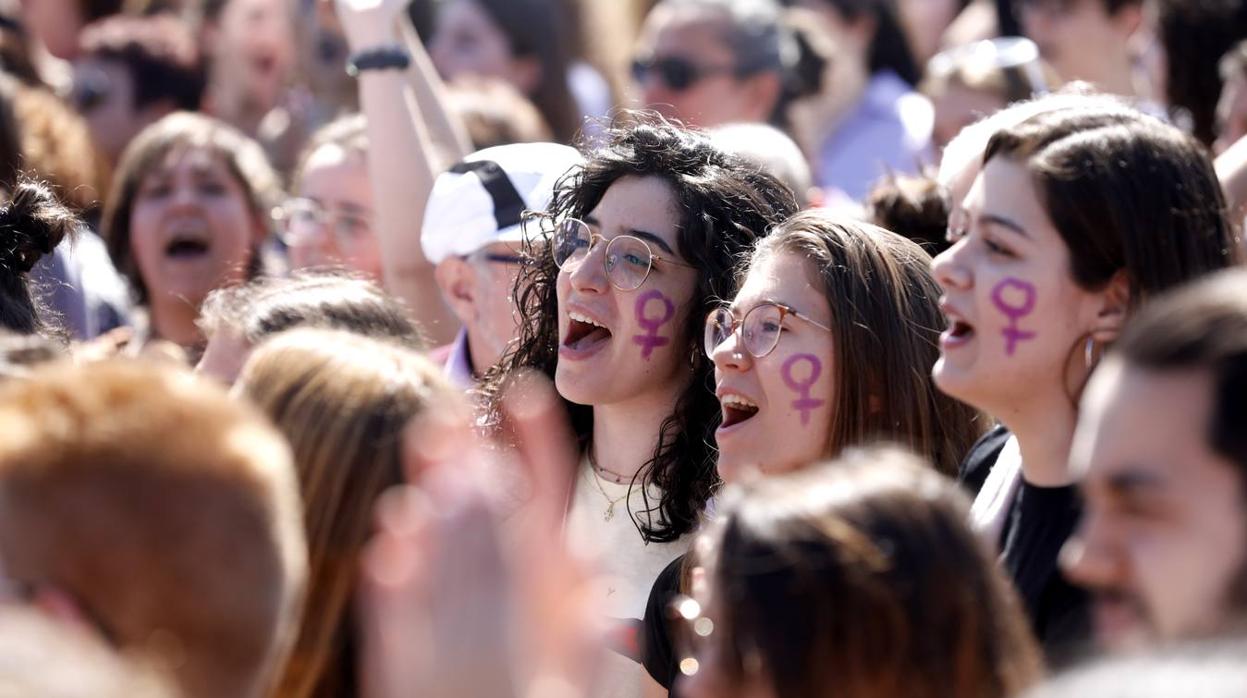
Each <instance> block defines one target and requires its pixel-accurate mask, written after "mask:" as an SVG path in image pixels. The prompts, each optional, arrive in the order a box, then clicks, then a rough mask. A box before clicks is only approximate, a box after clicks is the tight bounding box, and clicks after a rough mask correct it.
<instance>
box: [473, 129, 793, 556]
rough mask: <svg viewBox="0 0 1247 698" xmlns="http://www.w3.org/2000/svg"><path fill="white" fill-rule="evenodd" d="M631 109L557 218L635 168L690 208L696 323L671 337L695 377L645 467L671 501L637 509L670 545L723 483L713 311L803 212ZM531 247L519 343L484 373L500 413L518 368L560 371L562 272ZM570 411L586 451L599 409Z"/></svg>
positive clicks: (650, 533) (643, 473) (763, 182)
mask: <svg viewBox="0 0 1247 698" xmlns="http://www.w3.org/2000/svg"><path fill="white" fill-rule="evenodd" d="M630 116H632V117H633V118H635V119H636V120H637V121H636V122H635V123H634V124H633V125H630V126H625V127H621V128H615V129H611V130H609V131H608V132H607V133H606V134H604V142H603V145H601V146H600V147H599V148H597V149H596V150H592V151H590V152H588V153H586V156H585V157H586V163H585V164H584V166H583V167H580V168H578V169H575V170H572V171H571V172H570V173H569V174H568V175H566V176H565V177H564V178H563V179H562V180H561V181H560V183H559V185H558V186H556V187H555V194H554V199H553V201H552V202H551V204H550V207H549V209H548V211H549V213H551V214H553V215H554V217H555V218H556V219H561V218H566V217H575V218H583V217H584V216H586V215H587V214H588V213H589V212H590V211H592V210H593V209H594V207H596V206H597V204H598V202H599V201H601V199H602V196H603V195H604V194H605V193H606V190H607V189H609V188H610V186H611V185H612V184H614V183H615V182H616V181H617V180H619V179H620V178H622V177H627V176H635V177H657V178H659V179H661V180H663V181H664V182H666V183H667V184H668V185H670V187H671V190H672V194H673V198H674V199H675V204H676V207H677V210H678V212H679V220H678V221H677V231H678V232H677V235H676V251H677V252H678V253H679V256H680V257H681V258H682V259H684V260H686V261H687V262H688V263H689V264H691V265H692V266H693V268H695V269H697V270H698V272H699V276H698V279H697V285H696V287H695V289H694V291H693V295H692V298H691V301H690V304H689V313H688V320H687V321H686V324H685V326H684V328H682V329H681V330H680V331H679V332H678V333H677V334H676V337H675V338H674V339H673V340H672V341H673V345H674V346H676V347H680V346H683V347H685V351H686V352H687V357H688V358H687V361H688V362H689V363H690V370H691V373H692V380H690V381H689V385H688V387H687V388H686V389H685V390H684V392H683V394H681V395H680V397H679V399H678V400H677V402H676V407H675V410H674V411H673V412H672V413H671V414H670V415H668V416H667V417H666V418H665V419H664V420H663V423H662V426H661V428H660V431H659V437H658V442H657V443H656V444H654V451H653V455H652V456H651V457H650V458H649V460H648V461H647V462H646V463H645V464H644V466H643V467H642V468H641V470H640V471H639V473H638V477H637V479H638V480H639V481H640V483H643V485H644V487H642V488H641V492H642V495H643V496H645V493H646V492H647V491H648V490H649V488H650V487H657V488H658V489H660V490H661V491H662V497H661V499H660V500H659V501H658V502H649V501H648V497H647V496H646V500H645V501H646V506H647V507H648V509H647V510H646V511H644V512H630V513H631V514H632V517H633V521H634V522H635V523H636V524H637V527H638V529H639V530H640V532H641V534H642V535H643V536H644V537H645V538H646V539H647V540H649V541H660V542H666V541H672V540H676V539H678V538H679V537H680V536H682V535H684V534H685V533H688V532H689V531H691V530H693V529H694V528H695V527H696V525H697V523H698V519H699V517H700V515H701V512H702V510H703V509H704V507H705V504H706V500H707V499H709V497H710V494H711V492H712V491H713V488H714V487H715V485H716V484H717V478H718V476H717V474H716V470H715V457H716V456H715V451H714V448H713V446H712V444H713V443H714V438H713V436H714V430H715V429H716V428H717V427H718V424H719V421H720V419H721V413H720V408H719V402H718V400H717V399H716V398H715V396H714V367H713V365H712V363H711V362H710V361H709V359H708V358H707V357H706V355H705V352H704V350H702V348H701V337H702V334H703V326H704V322H705V318H706V315H707V314H708V313H709V312H710V310H711V309H712V308H714V307H715V306H716V305H717V304H718V303H719V302H720V300H721V299H724V298H731V297H732V296H733V295H734V294H735V290H736V288H735V286H736V283H735V282H736V275H735V273H734V267H735V264H736V262H737V261H738V260H739V259H740V258H741V257H743V256H744V255H745V254H747V253H748V252H749V250H750V248H751V247H752V246H753V244H754V242H755V241H756V240H758V239H759V238H761V237H762V236H764V235H765V234H766V233H767V232H768V231H769V229H770V228H771V227H772V226H774V225H775V224H777V223H779V222H780V221H782V220H784V219H785V218H787V217H788V216H789V215H791V214H793V213H795V212H796V210H797V203H796V199H795V198H794V197H793V194H792V192H791V191H790V190H789V189H788V188H787V187H786V186H784V185H783V184H782V183H780V182H779V180H777V179H775V178H774V177H772V176H771V175H769V174H766V173H764V172H761V171H760V170H759V169H758V168H757V167H755V166H752V165H749V164H746V163H745V162H744V161H742V160H739V159H737V158H735V157H733V156H730V155H728V154H726V153H724V152H723V151H721V150H719V149H718V148H716V147H715V146H714V145H713V144H712V143H711V142H710V140H709V139H708V138H707V137H706V136H705V135H703V134H701V133H699V132H694V131H689V130H686V129H683V128H680V127H679V126H676V125H674V124H672V123H670V122H667V121H665V120H663V119H661V118H660V117H657V116H656V115H648V114H636V113H633V114H631V115H630ZM528 247H529V249H527V250H526V254H527V255H528V256H529V258H530V259H531V260H532V264H531V265H528V266H526V267H525V268H524V270H523V271H522V272H521V273H520V275H519V278H518V280H517V284H516V298H517V302H516V307H517V310H518V312H519V314H520V317H521V323H520V337H519V341H518V343H517V344H514V345H512V347H513V348H512V349H511V351H510V352H509V353H508V354H507V355H506V356H505V357H504V358H503V359H502V361H501V362H500V363H499V364H498V365H497V366H495V367H494V368H492V369H490V371H489V372H488V373H487V375H486V377H485V381H484V386H483V390H484V392H485V395H486V397H487V398H488V400H489V401H490V403H492V405H493V410H494V411H495V412H496V410H497V405H498V402H499V400H500V399H501V394H502V393H501V388H502V386H503V384H504V383H505V382H506V380H507V378H508V376H509V375H512V374H513V373H514V372H516V371H518V370H520V369H525V368H532V369H537V370H539V371H542V372H544V373H545V374H547V375H549V376H553V375H554V370H555V366H556V364H557V363H558V343H559V340H558V336H559V329H558V298H557V295H556V293H555V286H556V282H557V280H558V275H559V270H558V267H557V266H555V264H554V259H553V257H552V256H551V255H550V254H549V251H548V250H547V249H546V248H545V247H544V246H541V245H537V246H533V245H529V246H528ZM568 409H569V411H570V413H571V417H572V425H573V427H574V429H575V432H576V435H577V436H578V437H579V439H580V446H581V447H582V448H583V447H584V446H585V445H586V443H587V441H588V439H589V437H590V436H591V434H592V431H593V410H592V408H591V407H589V406H585V405H572V404H570V403H569V404H568ZM637 485H638V483H637V482H636V481H634V482H633V486H634V487H635V486H637Z"/></svg>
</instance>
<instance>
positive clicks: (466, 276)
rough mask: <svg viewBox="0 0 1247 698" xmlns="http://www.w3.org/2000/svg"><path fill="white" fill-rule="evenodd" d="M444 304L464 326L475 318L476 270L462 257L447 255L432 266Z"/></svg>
mask: <svg viewBox="0 0 1247 698" xmlns="http://www.w3.org/2000/svg"><path fill="white" fill-rule="evenodd" d="M433 278H434V279H435V280H436V281H437V286H438V288H440V289H441V290H442V297H443V298H445V299H446V304H447V305H449V306H450V309H451V310H452V311H454V313H455V316H456V317H458V318H459V322H461V323H463V324H464V325H465V326H466V325H468V324H469V323H471V322H473V321H475V320H476V270H475V269H473V268H472V265H471V264H468V262H467V260H465V259H463V258H462V257H447V258H446V259H443V260H442V261H441V262H439V263H438V265H437V266H436V267H434V268H433Z"/></svg>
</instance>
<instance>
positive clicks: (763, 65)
mask: <svg viewBox="0 0 1247 698" xmlns="http://www.w3.org/2000/svg"><path fill="white" fill-rule="evenodd" d="M784 41H785V35H784V30H783V28H782V25H781V23H780V13H779V7H778V5H777V4H774V3H771V2H750V1H745V2H741V1H740V0H664V1H663V2H660V3H658V4H657V5H656V6H655V7H654V9H653V10H651V11H650V13H649V15H647V16H646V19H645V26H644V28H643V29H642V33H641V38H640V41H639V46H638V51H637V58H636V60H634V61H633V64H632V76H633V79H634V80H635V81H636V84H637V87H638V88H639V89H640V92H641V98H642V100H643V101H644V102H645V104H646V105H647V106H648V107H649V108H651V109H655V110H657V111H658V112H659V113H661V114H662V115H663V116H666V117H670V118H679V119H681V120H682V121H684V122H685V123H688V124H695V125H697V126H701V127H704V128H712V127H715V126H721V125H724V124H729V123H765V122H769V121H771V120H772V118H773V117H774V116H776V114H775V110H776V108H777V105H778V104H779V101H780V96H781V92H782V89H783V82H784V80H783V74H782V71H783V68H784V61H783V54H784V51H783V47H784Z"/></svg>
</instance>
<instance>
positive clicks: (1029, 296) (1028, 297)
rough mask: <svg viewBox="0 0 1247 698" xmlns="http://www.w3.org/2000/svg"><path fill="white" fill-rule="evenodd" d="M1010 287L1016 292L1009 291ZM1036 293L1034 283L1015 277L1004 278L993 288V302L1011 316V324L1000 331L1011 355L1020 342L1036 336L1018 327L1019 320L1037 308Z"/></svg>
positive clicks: (1006, 351) (1006, 349)
mask: <svg viewBox="0 0 1247 698" xmlns="http://www.w3.org/2000/svg"><path fill="white" fill-rule="evenodd" d="M1009 289H1014V293H1009ZM1036 295H1037V294H1036V293H1035V287H1034V286H1033V285H1031V284H1029V283H1027V282H1025V281H1022V280H1021V279H1015V278H1013V277H1009V278H1007V279H1004V280H1003V281H1001V282H1000V283H998V284H996V287H995V288H993V289H992V303H995V304H996V307H997V308H998V309H999V310H1000V312H1002V313H1004V314H1005V315H1007V316H1008V317H1009V326H1008V327H1006V328H1004V329H1003V330H1001V331H1000V333H1001V334H1003V335H1004V337H1005V353H1006V354H1008V355H1009V356H1013V351H1014V349H1016V348H1017V343H1018V342H1020V341H1022V340H1024V339H1034V338H1035V333H1034V332H1027V331H1026V330H1023V329H1019V328H1018V320H1020V319H1022V318H1024V317H1026V316H1027V315H1030V313H1031V311H1032V310H1034V309H1035V297H1036ZM1010 301H1018V302H1016V303H1011V302H1010Z"/></svg>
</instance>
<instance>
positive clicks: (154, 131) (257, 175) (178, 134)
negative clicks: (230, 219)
mask: <svg viewBox="0 0 1247 698" xmlns="http://www.w3.org/2000/svg"><path fill="white" fill-rule="evenodd" d="M196 149H203V150H206V151H207V152H209V153H211V154H212V155H213V156H214V157H216V158H218V159H219V160H220V161H221V162H222V163H223V164H224V165H225V168H226V170H227V171H228V172H229V173H230V175H231V176H233V178H234V179H235V180H236V181H237V182H238V184H239V186H240V187H241V188H242V191H243V194H244V195H245V196H246V197H247V201H246V203H247V207H248V209H249V210H250V211H251V214H252V216H253V217H254V218H255V220H257V221H262V222H267V221H268V220H269V219H270V215H271V213H272V210H273V206H274V205H276V204H277V203H278V201H279V200H280V196H281V186H280V181H279V180H278V178H277V174H276V173H275V172H274V171H273V168H272V166H270V165H269V162H268V159H267V157H266V156H265V155H264V151H263V149H261V148H260V145H259V144H258V143H256V142H255V141H254V140H252V139H250V138H248V137H247V136H245V135H243V133H242V132H241V131H239V130H237V129H235V128H234V127H233V126H230V125H228V124H226V123H225V122H223V121H219V120H217V119H214V118H212V117H209V116H203V115H201V114H194V113H190V112H177V113H174V114H170V115H168V116H166V117H164V118H163V119H161V120H160V121H157V122H156V123H154V124H152V125H150V126H148V127H147V128H145V129H143V130H142V131H140V132H139V134H138V135H137V136H135V137H134V140H132V141H130V144H129V145H128V146H126V149H125V152H123V153H122V155H121V160H120V162H119V163H118V165H117V170H116V172H115V173H114V176H113V184H112V188H111V190H110V191H109V194H108V200H107V201H106V202H105V203H104V213H103V216H102V217H101V219H100V233H101V234H102V235H103V237H104V241H105V242H106V243H107V245H108V253H109V255H110V256H111V257H112V259H113V264H114V265H115V266H116V267H117V270H118V271H120V272H121V273H122V274H124V275H125V276H126V278H127V279H129V281H130V286H131V288H132V289H133V290H134V293H135V295H136V297H137V300H138V301H139V302H140V303H146V302H147V285H146V284H145V283H144V281H143V277H142V274H141V273H140V272H139V268H138V263H137V262H136V260H135V259H134V254H133V252H132V250H131V242H130V216H131V213H132V212H133V208H134V200H135V198H136V197H137V196H138V192H139V188H140V187H141V186H142V184H143V180H144V178H146V177H147V176H148V175H149V174H150V173H151V172H152V170H154V169H155V168H156V167H157V165H158V164H159V163H160V162H161V161H162V160H164V158H165V157H167V156H168V155H169V153H171V152H176V151H191V150H196ZM257 242H258V241H257ZM249 271H250V272H251V275H253V276H254V275H255V274H257V273H259V271H260V257H259V250H258V249H257V250H255V251H253V254H252V261H251V265H250V268H249Z"/></svg>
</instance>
